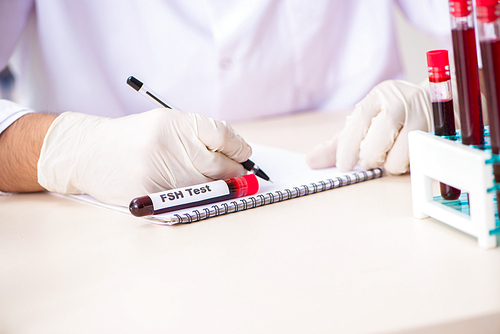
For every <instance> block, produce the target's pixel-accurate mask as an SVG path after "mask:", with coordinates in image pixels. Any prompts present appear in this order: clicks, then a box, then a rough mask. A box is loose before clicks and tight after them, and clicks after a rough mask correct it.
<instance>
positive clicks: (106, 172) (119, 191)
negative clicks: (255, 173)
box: [38, 109, 252, 206]
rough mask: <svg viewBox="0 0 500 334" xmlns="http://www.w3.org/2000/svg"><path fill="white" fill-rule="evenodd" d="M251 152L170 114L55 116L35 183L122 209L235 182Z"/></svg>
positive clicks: (193, 119) (200, 121)
mask: <svg viewBox="0 0 500 334" xmlns="http://www.w3.org/2000/svg"><path fill="white" fill-rule="evenodd" d="M251 153H252V150H251V148H250V146H249V145H248V144H247V143H246V142H245V141H244V140H243V139H242V138H241V137H240V136H239V135H237V134H236V133H235V132H234V131H233V129H232V128H231V127H230V126H229V125H226V124H225V122H220V121H215V120H213V119H211V118H207V117H203V116H200V115H196V114H188V113H184V112H181V111H177V110H171V109H154V110H151V111H148V112H145V113H142V114H136V115H130V116H126V117H122V118H116V119H110V118H103V117H97V116H90V115H85V114H80V113H75V112H65V113H63V114H61V115H60V116H58V117H57V118H56V119H55V120H54V122H53V123H52V125H51V126H50V128H49V130H48V132H47V135H46V136H45V139H44V143H43V146H42V150H41V153H40V159H39V161H38V182H39V183H40V185H41V186H43V187H44V188H46V189H47V190H49V191H53V192H57V193H63V194H81V193H85V194H89V195H91V196H93V197H94V198H96V199H98V200H99V201H101V202H104V203H108V204H115V205H121V206H128V204H129V203H130V201H131V200H132V199H133V198H135V197H138V196H144V195H146V194H148V193H154V192H159V191H162V190H165V189H171V188H178V187H182V186H186V185H193V184H198V183H203V182H207V181H212V180H213V179H226V178H230V177H235V176H240V175H242V174H244V173H245V169H244V168H243V166H242V165H241V164H240V162H243V161H246V160H247V159H248V158H249V157H250V155H251Z"/></svg>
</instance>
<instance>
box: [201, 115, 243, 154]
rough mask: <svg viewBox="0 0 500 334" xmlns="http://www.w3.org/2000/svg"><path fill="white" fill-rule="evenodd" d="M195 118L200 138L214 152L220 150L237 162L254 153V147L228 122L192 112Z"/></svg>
mask: <svg viewBox="0 0 500 334" xmlns="http://www.w3.org/2000/svg"><path fill="white" fill-rule="evenodd" d="M191 115H192V117H194V118H195V121H196V124H197V129H198V138H199V139H200V141H201V142H202V143H203V144H204V145H205V146H206V147H207V148H208V149H209V150H210V151H212V152H220V153H222V154H224V155H225V156H227V157H228V158H230V159H232V160H234V161H236V162H244V161H246V160H248V158H250V156H251V155H252V148H251V147H250V145H248V144H247V142H246V141H245V140H244V139H243V138H242V137H241V136H240V135H238V134H237V133H236V132H235V131H234V130H233V128H232V127H231V126H230V125H228V124H226V122H222V121H217V120H214V119H212V118H208V117H203V116H200V115H197V114H191Z"/></svg>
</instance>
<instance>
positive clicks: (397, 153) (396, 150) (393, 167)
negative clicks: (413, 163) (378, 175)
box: [384, 129, 410, 175]
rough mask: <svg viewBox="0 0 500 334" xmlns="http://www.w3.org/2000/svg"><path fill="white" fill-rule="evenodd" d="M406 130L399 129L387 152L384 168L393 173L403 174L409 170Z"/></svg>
mask: <svg viewBox="0 0 500 334" xmlns="http://www.w3.org/2000/svg"><path fill="white" fill-rule="evenodd" d="M409 163H410V157H409V152H408V131H407V130H406V129H403V130H401V133H400V134H399V136H398V137H397V138H396V141H395V142H394V145H393V146H392V149H391V150H390V151H389V153H387V157H386V159H385V164H384V169H385V170H386V171H387V172H388V173H389V174H393V175H398V174H404V173H406V172H408V170H409Z"/></svg>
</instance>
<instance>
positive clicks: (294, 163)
mask: <svg viewBox="0 0 500 334" xmlns="http://www.w3.org/2000/svg"><path fill="white" fill-rule="evenodd" d="M252 149H253V154H252V161H254V162H255V163H256V164H257V165H258V166H259V167H260V168H262V170H264V171H265V172H266V173H267V174H268V175H269V177H270V178H271V179H272V181H273V182H272V183H271V182H267V181H264V180H261V179H259V191H258V193H257V194H255V195H252V196H246V197H241V198H235V199H231V200H228V201H223V202H218V203H213V204H209V205H205V206H198V207H192V208H189V209H184V210H179V211H173V212H168V213H164V214H160V215H154V216H147V217H140V218H137V219H145V220H148V221H150V222H153V223H155V224H161V225H176V224H186V223H193V222H196V221H200V220H204V219H207V218H212V217H217V216H220V215H225V214H231V213H237V212H240V211H244V210H249V209H253V208H258V207H260V206H263V205H271V204H273V203H276V202H281V201H285V200H290V199H293V198H297V197H302V196H307V195H311V194H314V193H318V192H322V191H326V190H330V189H334V188H339V187H344V186H347V185H351V184H355V183H359V182H363V181H367V180H372V179H376V178H379V177H382V176H383V170H382V169H381V168H375V169H370V170H363V169H361V168H355V169H354V170H353V171H351V172H346V173H341V172H340V171H339V170H338V169H337V168H327V169H320V170H313V169H311V168H310V167H309V166H308V165H307V163H306V159H305V155H304V154H300V153H295V152H290V151H286V150H282V149H278V148H274V147H270V146H264V145H255V144H253V145H252ZM70 197H71V198H73V199H76V200H80V201H84V202H87V203H90V204H94V205H99V206H104V207H106V208H109V209H112V210H116V211H119V212H123V213H125V214H128V215H131V214H130V212H129V211H128V208H124V207H119V206H112V205H106V204H103V203H101V202H99V201H97V200H95V199H94V198H92V197H90V196H88V195H72V196H70Z"/></svg>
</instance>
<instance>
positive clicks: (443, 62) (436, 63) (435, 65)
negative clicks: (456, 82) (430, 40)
mask: <svg viewBox="0 0 500 334" xmlns="http://www.w3.org/2000/svg"><path fill="white" fill-rule="evenodd" d="M427 66H428V69H429V81H430V82H443V81H447V80H450V61H449V60H448V51H447V50H433V51H429V52H427Z"/></svg>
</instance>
